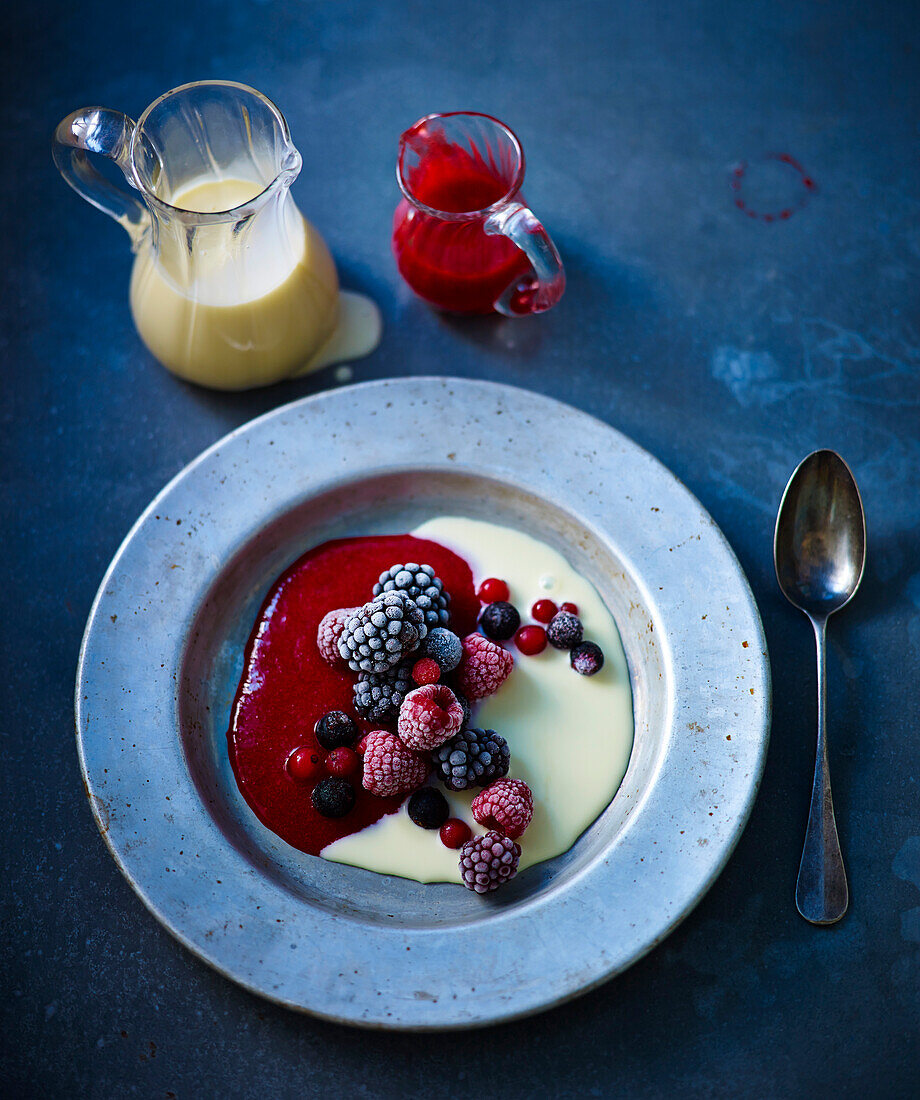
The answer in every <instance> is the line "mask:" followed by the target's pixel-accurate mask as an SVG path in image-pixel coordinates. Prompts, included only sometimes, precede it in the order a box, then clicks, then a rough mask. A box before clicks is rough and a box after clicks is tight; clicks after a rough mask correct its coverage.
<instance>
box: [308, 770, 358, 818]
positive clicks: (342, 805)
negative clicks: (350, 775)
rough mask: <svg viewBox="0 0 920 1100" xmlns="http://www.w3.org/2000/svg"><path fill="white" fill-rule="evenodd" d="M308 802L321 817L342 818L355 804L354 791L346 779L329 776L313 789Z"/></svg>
mask: <svg viewBox="0 0 920 1100" xmlns="http://www.w3.org/2000/svg"><path fill="white" fill-rule="evenodd" d="M310 801H311V802H312V803H313V809H314V810H316V812H317V813H320V814H322V815H323V817H344V816H345V815H346V814H347V813H348V811H349V810H350V809H351V808H352V806H354V804H355V789H354V787H353V786H352V785H351V784H350V783H349V782H348V780H347V779H339V778H338V776H335V775H329V776H326V778H325V779H321V780H320V781H319V782H318V783H317V784H316V786H315V787H314V788H313V794H311V795H310Z"/></svg>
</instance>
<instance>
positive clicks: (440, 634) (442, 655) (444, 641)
mask: <svg viewBox="0 0 920 1100" xmlns="http://www.w3.org/2000/svg"><path fill="white" fill-rule="evenodd" d="M420 649H421V652H422V653H423V654H424V655H425V656H426V657H431V658H432V660H435V661H437V662H438V667H439V668H440V669H441V671H442V672H453V671H454V669H455V668H456V667H457V665H459V664H460V658H461V657H462V656H463V646H462V644H461V642H460V639H459V638H458V637H457V635H456V634H455V633H454V632H453V631H452V630H448V629H447V627H444V626H436V627H433V628H432V629H431V630H429V631H428V637H427V638H426V639H425V640H424V642H422V644H421V647H420Z"/></svg>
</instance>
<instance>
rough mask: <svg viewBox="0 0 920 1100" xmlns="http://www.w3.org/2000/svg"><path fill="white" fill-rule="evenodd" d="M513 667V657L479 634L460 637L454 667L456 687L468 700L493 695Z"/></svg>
mask: <svg viewBox="0 0 920 1100" xmlns="http://www.w3.org/2000/svg"><path fill="white" fill-rule="evenodd" d="M513 667H514V657H512V656H511V654H510V653H509V652H508V651H507V650H505V649H502V647H501V646H500V645H496V644H495V642H493V641H490V640H489V639H488V638H484V637H483V636H482V634H468V635H467V636H466V637H465V638H464V639H463V657H462V658H461V660H460V664H459V666H458V668H457V686H458V687H459V688H460V690H461V691H462V692H463V694H464V695H465V696H466V697H467V699H469V700H470V701H471V702H473V701H475V700H476V699H485V698H486V697H487V696H489V695H494V694H495V692H496V691H498V689H499V688H500V687H501V686H502V684H503V683H504V682H505V680H507V678H508V675H509V674H510V672H511V669H512V668H513Z"/></svg>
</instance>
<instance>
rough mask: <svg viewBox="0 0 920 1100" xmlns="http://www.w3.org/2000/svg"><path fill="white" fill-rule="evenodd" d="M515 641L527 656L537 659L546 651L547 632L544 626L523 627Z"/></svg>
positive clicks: (516, 635)
mask: <svg viewBox="0 0 920 1100" xmlns="http://www.w3.org/2000/svg"><path fill="white" fill-rule="evenodd" d="M514 641H515V644H516V645H517V647H518V649H519V650H520V651H521V652H522V653H523V654H525V656H527V657H535V656H536V655H537V654H538V653H542V652H543V650H544V649H546V631H545V630H544V629H543V627H542V626H522V627H521V629H520V630H519V631H518V632H517V634H515V636H514Z"/></svg>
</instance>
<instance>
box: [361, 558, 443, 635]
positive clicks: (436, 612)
mask: <svg viewBox="0 0 920 1100" xmlns="http://www.w3.org/2000/svg"><path fill="white" fill-rule="evenodd" d="M385 592H403V593H405V595H407V596H408V597H409V599H411V600H412V601H413V603H414V604H415V605H416V607H420V608H421V609H422V611H423V612H424V613H425V622H426V623H427V625H428V627H429V628H431V627H433V626H439V625H440V626H443V625H444V624H445V623H446V622H447V621H448V620H449V619H450V612H449V611H448V605H449V604H450V594H449V593H447V592H445V591H444V585H443V583H442V582H441V579H440V577H436V576H435V572H434V570H433V569H432V568H431V566H430V565H419V564H418V563H417V562H411V561H410V562H407V563H406V564H405V565H391V566H390V568H389V569H388V570H387V571H386V573H381V574H380V579H379V580H378V582H377V583H376V584H375V585H374V595H375V596H380V595H383V593H385Z"/></svg>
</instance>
